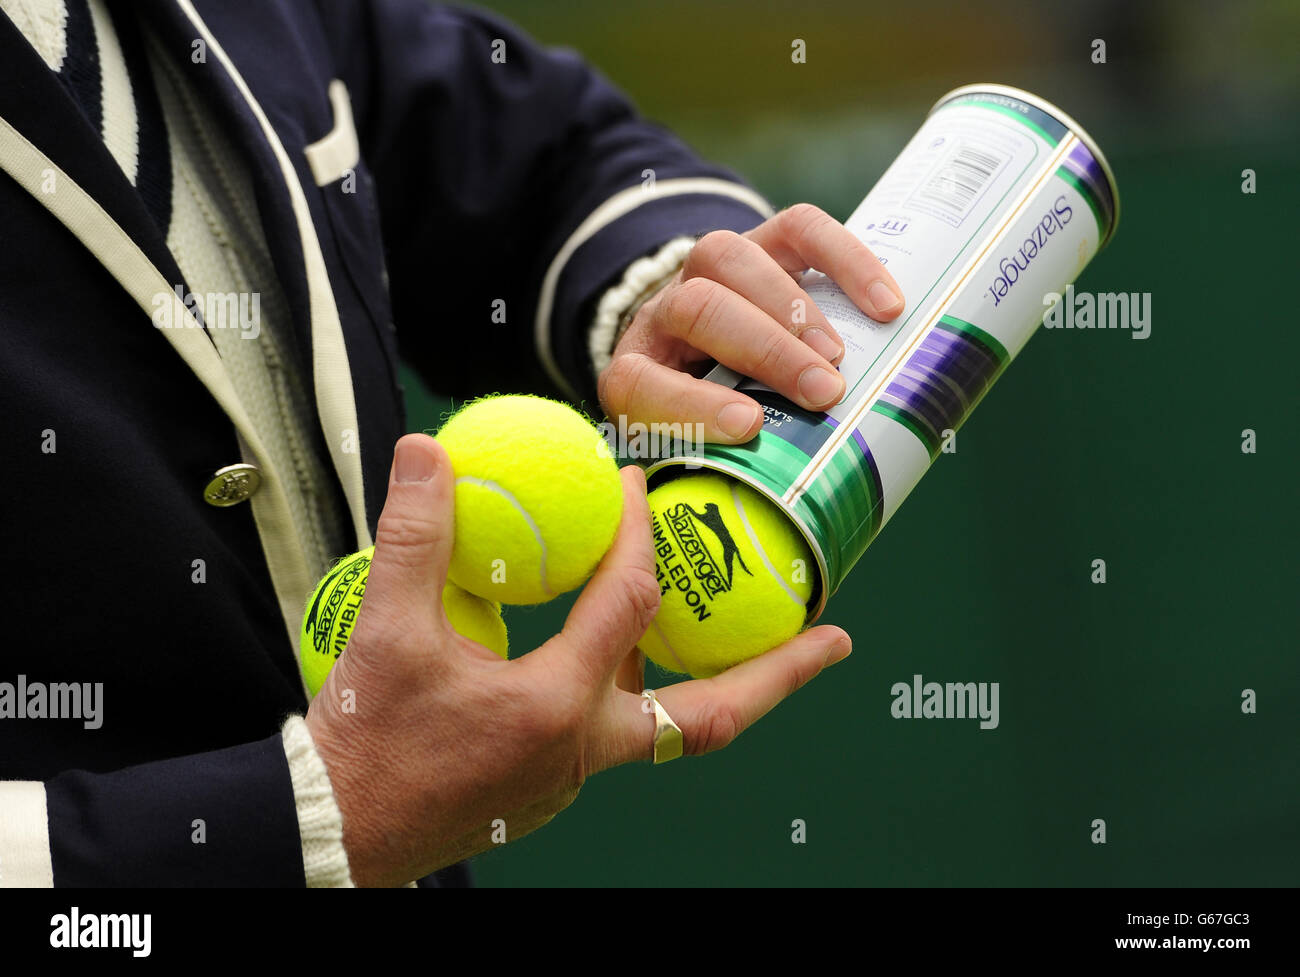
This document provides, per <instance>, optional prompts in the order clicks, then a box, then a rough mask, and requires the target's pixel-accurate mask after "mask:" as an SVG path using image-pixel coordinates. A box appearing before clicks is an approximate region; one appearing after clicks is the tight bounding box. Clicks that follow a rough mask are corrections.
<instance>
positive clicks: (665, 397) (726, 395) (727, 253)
mask: <svg viewBox="0 0 1300 977" xmlns="http://www.w3.org/2000/svg"><path fill="white" fill-rule="evenodd" d="M808 268H816V269H817V270H818V271H821V272H824V273H825V274H827V275H829V276H830V277H831V279H833V280H834V281H835V283H836V284H837V285H839V286H840V288H842V289H843V290H844V292H845V293H846V294H847V295H848V296H849V298H850V299H852V300H853V302H854V303H855V304H856V305H857V306H858V307H859V308H860V309H862V311H863V312H865V313H866V314H867V315H869V316H871V317H872V318H873V319H877V320H880V321H889V320H890V319H893V318H895V317H897V315H898V314H899V312H901V311H902V310H903V296H902V292H901V290H900V289H899V287H898V284H897V283H896V282H895V281H894V279H893V277H892V276H891V275H890V274H889V272H887V271H886V270H885V268H884V266H883V265H882V264H881V263H880V261H879V259H877V258H876V256H875V255H874V254H872V253H871V251H870V250H869V249H868V248H867V247H866V245H864V244H863V243H862V242H861V241H859V240H858V239H857V238H856V237H854V236H853V234H852V233H850V232H849V231H848V230H847V229H846V228H845V227H844V225H843V224H841V223H840V222H839V221H837V220H835V219H834V218H833V217H830V216H829V215H827V214H826V213H824V212H823V211H821V210H818V209H817V208H816V207H814V206H812V205H811V204H798V205H796V206H794V207H791V208H789V209H788V210H784V211H782V212H781V213H779V214H777V215H776V216H775V217H773V218H771V219H770V220H768V221H765V222H764V223H762V224H760V225H759V226H758V227H756V228H754V229H753V230H752V231H748V232H746V233H745V234H736V233H734V232H733V231H714V232H713V233H711V234H706V235H705V236H704V237H702V238H700V240H699V242H698V243H697V244H696V245H695V247H694V248H693V249H692V250H691V252H690V254H689V255H688V256H687V258H686V263H685V264H684V265H683V266H682V270H681V272H680V273H679V274H678V276H677V277H676V278H675V279H674V280H673V281H672V282H670V283H669V284H668V285H666V286H665V287H664V288H663V289H662V290H661V291H660V292H659V293H658V294H657V295H655V296H653V297H652V298H651V299H650V300H649V301H647V302H646V303H645V305H643V306H642V307H641V308H640V309H639V310H638V311H637V314H636V316H635V317H634V318H633V320H632V323H631V325H630V326H628V330H627V332H626V333H625V334H624V336H623V338H622V339H621V340H619V343H618V346H617V347H616V348H615V350H614V355H613V359H612V361H611V362H610V365H609V366H608V367H607V368H606V369H605V371H604V372H603V373H602V374H601V375H600V377H599V392H600V403H601V406H602V407H604V409H605V413H606V414H608V415H609V416H610V417H618V416H620V415H621V416H624V417H626V418H627V420H628V423H635V422H638V421H639V422H642V423H646V424H649V423H652V422H655V421H658V422H661V423H682V424H695V423H703V425H704V436H705V439H706V440H707V441H712V442H721V443H724V444H736V443H740V442H742V441H748V440H749V439H750V438H752V437H753V436H754V435H755V434H757V433H758V431H759V428H760V427H761V426H762V423H763V420H762V412H761V411H760V409H759V407H758V404H757V403H756V402H755V401H753V400H752V399H750V398H749V397H746V396H745V395H744V394H742V393H739V392H737V391H735V390H730V389H728V388H727V387H724V386H721V385H719V384H715V383H708V382H706V381H704V380H702V379H700V378H699V377H698V376H697V375H696V374H697V373H698V371H699V368H700V366H701V365H703V364H706V363H707V362H708V361H709V360H717V361H718V362H719V363H722V364H723V365H724V366H729V367H731V368H732V369H734V370H737V371H738V372H740V373H742V374H744V375H745V376H748V377H752V378H754V379H755V380H760V381H762V382H763V383H765V384H767V385H768V386H769V387H771V388H772V389H774V390H776V391H777V392H778V393H780V394H782V395H784V396H785V397H787V398H788V399H790V400H792V401H794V402H795V403H796V404H799V405H800V406H802V407H805V408H808V409H809V410H826V409H827V408H829V407H831V406H832V405H834V404H836V403H838V402H839V400H840V398H841V397H842V396H844V379H843V377H841V376H840V374H839V372H838V371H837V370H835V369H834V365H835V364H837V363H839V361H840V359H841V358H842V357H843V355H844V345H843V343H842V342H841V340H840V337H839V335H838V334H837V333H836V332H835V330H834V329H833V328H832V327H831V324H830V323H829V322H827V321H826V317H825V316H824V315H822V313H821V312H820V310H818V308H817V306H816V305H814V304H813V301H812V299H811V298H809V297H808V293H807V292H805V291H804V290H803V289H802V288H800V287H799V282H798V276H799V275H800V274H801V273H802V272H803V271H805V270H806V269H808ZM798 310H802V316H801V318H802V319H803V320H804V321H802V322H800V321H797V319H798V318H800V317H799V316H797V315H796V312H797V311H798Z"/></svg>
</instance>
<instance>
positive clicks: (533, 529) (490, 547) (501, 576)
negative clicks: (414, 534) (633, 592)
mask: <svg viewBox="0 0 1300 977" xmlns="http://www.w3.org/2000/svg"><path fill="white" fill-rule="evenodd" d="M436 437H437V439H438V441H439V442H440V443H441V444H442V446H443V447H444V448H445V449H446V450H447V455H448V457H449V458H450V459H451V467H452V470H453V471H454V472H455V474H456V544H455V547H454V549H453V550H452V555H451V567H450V568H449V570H448V576H449V577H450V578H451V579H452V580H453V581H455V582H456V583H457V584H459V585H460V586H461V587H464V588H465V589H466V590H468V591H470V592H471V593H474V594H478V595H479V596H480V597H486V598H488V599H489V600H497V601H501V602H502V603H504V604H540V603H542V602H544V601H548V600H550V599H551V598H552V597H556V596H558V595H559V594H562V593H564V592H565V591H569V590H572V589H573V588H574V587H577V586H579V585H581V584H582V583H583V582H584V581H585V580H586V579H587V578H588V577H590V576H591V574H592V572H593V571H594V570H595V569H596V564H597V563H599V562H600V559H601V557H603V556H604V555H605V551H606V550H608V549H609V547H610V544H611V543H612V542H613V541H614V534H615V532H616V531H617V529H618V523H619V519H620V517H621V516H622V512H623V487H622V483H621V482H620V480H619V477H618V465H617V464H615V462H614V456H613V454H612V453H611V451H610V449H609V445H608V444H607V443H606V442H605V439H604V438H603V437H602V436H601V434H600V431H598V430H597V429H596V427H595V426H594V425H593V424H592V423H591V421H589V420H588V419H587V418H586V417H584V416H583V415H581V414H579V413H578V412H577V411H576V410H574V409H573V408H572V407H569V406H567V405H565V404H561V403H558V402H556V401H553V400H547V399H545V398H543V397H531V396H515V395H511V396H504V397H484V398H482V399H479V400H476V401H474V402H472V403H471V404H469V405H468V406H466V407H465V408H463V409H462V410H461V411H459V412H458V413H457V414H455V415H454V416H453V417H452V418H451V419H450V420H449V421H447V423H446V424H444V425H443V427H442V429H441V430H440V431H438V433H437V435H436Z"/></svg>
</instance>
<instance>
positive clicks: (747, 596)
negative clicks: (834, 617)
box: [638, 474, 816, 678]
mask: <svg viewBox="0 0 1300 977" xmlns="http://www.w3.org/2000/svg"><path fill="white" fill-rule="evenodd" d="M649 500H650V520H651V529H652V532H653V535H654V547H655V573H656V575H657V576H658V578H659V592H660V595H661V601H660V605H659V613H658V614H656V615H655V618H654V620H653V621H652V622H651V623H650V629H649V630H648V631H647V632H646V634H645V637H643V638H642V639H641V641H640V642H639V643H638V644H639V647H640V648H641V650H642V651H644V652H645V654H646V657H648V658H649V659H650V660H651V661H653V662H654V663H655V664H657V665H659V666H660V667H661V668H664V669H667V670H668V671H670V672H688V673H690V674H691V675H693V676H695V677H697V678H706V677H708V676H710V675H716V674H718V673H719V672H721V671H723V670H724V669H727V668H730V667H731V666H732V665H737V664H739V663H740V662H743V661H745V660H747V659H749V658H753V657H754V656H755V655H758V654H761V653H762V652H764V651H767V650H769V649H771V648H775V647H776V646H777V645H779V644H781V643H782V642H784V641H787V640H789V639H790V638H792V637H794V636H795V635H796V634H798V633H799V631H800V629H801V628H802V627H803V624H804V618H805V616H806V614H807V603H808V600H809V598H810V597H811V596H812V589H813V577H814V574H815V573H816V565H815V564H814V562H813V557H812V552H811V551H810V550H809V548H808V544H807V543H806V542H805V541H804V539H803V537H802V536H801V535H800V534H799V532H798V530H796V529H795V527H794V524H793V523H792V522H791V521H790V519H789V518H788V517H787V516H786V515H785V514H784V513H782V512H781V510H780V509H779V508H777V506H776V505H775V504H774V503H772V502H770V501H769V500H768V499H767V498H765V497H764V496H763V495H761V494H760V493H758V492H757V491H755V490H754V489H752V488H750V487H749V486H748V485H745V484H743V483H741V482H738V481H735V480H734V479H731V478H728V477H726V476H723V475H715V474H694V475H684V476H681V477H679V478H676V479H674V480H673V481H671V482H667V483H665V484H663V485H660V486H659V487H657V488H656V489H655V490H654V491H652V492H651V493H650V496H649Z"/></svg>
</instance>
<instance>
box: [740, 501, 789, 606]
mask: <svg viewBox="0 0 1300 977" xmlns="http://www.w3.org/2000/svg"><path fill="white" fill-rule="evenodd" d="M731 501H732V504H733V505H735V507H736V514H737V515H738V516H740V524H741V525H742V526H744V527H745V535H746V536H748V537H749V542H750V543H751V544H752V545H753V547H754V550H755V551H756V552H757V553H758V555H759V557H760V558H761V559H762V561H763V565H764V566H765V567H767V572H768V573H770V574H771V575H772V576H773V577H775V578H776V582H777V583H779V584H780V585H781V589H782V590H783V591H785V595H786V596H787V597H789V598H790V599H791V600H792V601H794V602H795V604H796V605H797V606H799V607H806V606H807V604H806V603H805V602H804V601H801V600H800V599H799V595H798V594H796V593H795V592H794V590H793V589H791V587H790V585H789V584H788V583H787V582H786V579H785V577H783V576H782V575H781V574H779V573H777V570H776V567H775V566H774V565H773V564H772V560H771V558H770V557H769V556H768V555H767V550H765V549H764V548H763V544H762V543H760V542H759V541H758V534H757V533H755V532H754V527H753V526H751V525H750V524H749V516H748V514H746V512H745V504H744V503H743V502H742V501H741V500H740V493H739V492H738V491H737V485H736V483H733V484H732V485H731Z"/></svg>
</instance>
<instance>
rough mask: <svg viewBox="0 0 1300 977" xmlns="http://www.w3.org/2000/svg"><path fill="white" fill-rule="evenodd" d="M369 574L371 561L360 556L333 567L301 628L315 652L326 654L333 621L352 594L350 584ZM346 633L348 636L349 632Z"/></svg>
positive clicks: (336, 655) (337, 653) (336, 653)
mask: <svg viewBox="0 0 1300 977" xmlns="http://www.w3.org/2000/svg"><path fill="white" fill-rule="evenodd" d="M369 570H370V559H369V558H368V557H364V556H363V557H360V558H358V559H356V560H350V561H348V562H347V563H344V564H341V565H340V566H338V567H335V568H334V570H333V571H332V572H331V573H330V574H329V576H327V577H326V578H325V580H324V582H323V583H322V584H321V586H320V589H319V590H318V591H317V593H316V599H315V600H314V601H312V604H311V607H309V608H308V609H307V616H306V618H305V619H304V620H303V624H302V629H303V634H304V635H305V636H306V637H308V638H310V639H311V646H312V648H314V649H315V650H316V651H318V652H320V653H321V654H328V652H329V649H328V648H326V644H327V643H328V642H329V638H330V634H331V633H332V632H333V630H334V619H335V618H336V617H337V616H338V614H339V610H340V609H341V608H342V607H343V601H344V599H345V598H346V597H347V596H348V594H349V593H351V591H352V586H353V584H355V583H356V582H357V580H358V578H360V577H364V576H365V575H366V574H367V573H368V572H369ZM354 613H355V609H354ZM347 632H349V633H350V632H351V628H348V629H347ZM345 643H346V642H345ZM342 650H343V649H342V648H339V649H338V650H337V651H336V652H335V655H334V657H335V658H337V657H338V655H339V654H341V653H342Z"/></svg>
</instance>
